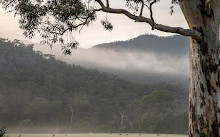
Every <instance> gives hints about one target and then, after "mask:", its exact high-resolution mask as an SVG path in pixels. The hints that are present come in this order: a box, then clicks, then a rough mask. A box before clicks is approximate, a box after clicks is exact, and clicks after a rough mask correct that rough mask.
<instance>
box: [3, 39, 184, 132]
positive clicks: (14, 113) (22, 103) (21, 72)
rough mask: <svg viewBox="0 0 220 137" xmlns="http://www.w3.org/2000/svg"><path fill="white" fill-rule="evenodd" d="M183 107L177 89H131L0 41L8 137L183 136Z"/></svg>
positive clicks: (163, 86) (119, 81)
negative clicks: (26, 135) (49, 135)
mask: <svg viewBox="0 0 220 137" xmlns="http://www.w3.org/2000/svg"><path fill="white" fill-rule="evenodd" d="M187 101H188V99H187V91H185V90H184V89H181V88H180V87H178V86H173V85H168V84H165V83H160V84H142V85H141V84H136V83H132V82H129V81H126V80H122V79H118V78H117V77H116V76H114V75H109V74H106V73H101V72H98V71H97V70H89V69H84V68H82V67H80V66H76V65H68V64H66V63H64V62H61V61H58V60H56V59H55V58H54V57H53V56H52V55H43V54H42V53H41V52H34V51H33V48H32V46H30V45H29V46H26V45H24V44H22V43H19V42H18V41H13V42H9V41H8V42H7V41H5V40H3V39H2V40H1V41H0V123H1V124H2V125H4V126H7V129H8V130H9V131H10V132H13V131H14V132H16V131H18V130H15V129H17V128H19V131H20V132H22V131H23V130H22V129H23V128H27V129H28V131H29V132H31V131H32V130H30V129H31V128H32V129H36V130H37V133H39V132H47V131H46V129H47V128H48V127H56V128H57V132H59V133H61V132H148V133H187V121H188V120H187V114H186V113H185V112H186V111H187V106H188V105H187V104H188V103H187ZM39 127H40V128H42V127H43V129H45V131H44V130H38V129H40V128H39ZM46 127H47V128H46ZM12 129H14V130H12Z"/></svg>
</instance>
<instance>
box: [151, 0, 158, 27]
mask: <svg viewBox="0 0 220 137" xmlns="http://www.w3.org/2000/svg"><path fill="white" fill-rule="evenodd" d="M156 2H157V0H154V1H153V2H151V3H150V18H151V20H152V22H153V25H152V30H154V27H155V21H154V18H153V10H152V7H153V4H154V3H156Z"/></svg>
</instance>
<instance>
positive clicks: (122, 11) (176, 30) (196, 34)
mask: <svg viewBox="0 0 220 137" xmlns="http://www.w3.org/2000/svg"><path fill="white" fill-rule="evenodd" d="M95 1H96V2H97V3H98V4H99V5H100V6H101V9H99V10H97V11H103V12H107V13H114V14H123V15H125V16H127V17H128V18H130V19H132V20H135V21H136V22H144V23H148V24H149V25H151V26H152V27H154V29H156V30H160V31H163V32H170V33H177V34H180V35H183V36H190V37H192V38H194V39H196V40H201V39H202V36H201V33H200V32H199V31H196V30H193V29H184V28H181V27H171V26H166V25H162V24H156V23H154V21H152V19H150V18H147V17H143V16H136V15H134V14H132V13H130V12H129V11H127V10H125V9H113V8H110V7H106V6H105V5H104V4H103V2H102V1H101V0H95Z"/></svg>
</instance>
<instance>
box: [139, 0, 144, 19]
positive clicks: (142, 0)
mask: <svg viewBox="0 0 220 137" xmlns="http://www.w3.org/2000/svg"><path fill="white" fill-rule="evenodd" d="M143 10H144V0H141V12H140V16H142V14H143Z"/></svg>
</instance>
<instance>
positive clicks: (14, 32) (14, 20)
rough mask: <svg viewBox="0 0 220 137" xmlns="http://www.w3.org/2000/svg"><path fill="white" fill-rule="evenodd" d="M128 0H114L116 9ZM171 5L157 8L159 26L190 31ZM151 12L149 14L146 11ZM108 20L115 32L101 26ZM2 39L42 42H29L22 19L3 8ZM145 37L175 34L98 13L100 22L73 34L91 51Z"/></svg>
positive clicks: (0, 20) (163, 2) (0, 13)
mask: <svg viewBox="0 0 220 137" xmlns="http://www.w3.org/2000/svg"><path fill="white" fill-rule="evenodd" d="M123 1H124V0H121V1H120V2H119V0H112V1H111V3H110V4H111V6H112V7H116V8H119V7H123V5H124V3H123ZM170 6H171V3H170V1H168V0H161V2H160V3H159V4H157V5H156V6H155V7H154V18H155V21H156V23H162V24H166V25H170V26H179V27H184V28H187V25H186V21H185V19H184V17H183V15H182V13H181V10H180V8H179V6H178V5H177V6H175V7H174V8H175V14H173V15H172V16H171V15H170V14H169V12H170ZM145 13H147V11H145ZM106 16H107V17H108V20H109V21H110V22H111V23H112V24H113V26H114V29H113V31H111V32H109V31H105V30H104V29H103V26H102V25H101V24H100V20H103V19H105V18H106ZM0 28H1V31H0V37H1V38H8V39H20V40H28V41H30V42H33V43H39V42H40V40H39V37H37V36H36V37H35V38H33V39H25V37H24V36H23V35H22V33H23V31H22V30H20V29H19V23H18V17H14V15H13V14H12V13H7V14H6V12H5V11H4V10H3V9H0ZM141 34H156V35H159V36H167V35H171V34H167V33H163V32H159V31H156V30H154V31H152V30H151V27H150V26H149V25H148V24H146V23H135V22H134V21H132V20H129V19H128V18H127V17H125V16H123V15H112V14H106V13H98V19H97V20H96V21H95V22H93V24H92V25H90V26H89V27H85V28H84V29H83V30H82V31H81V33H80V34H79V32H75V33H74V34H73V35H74V37H75V39H76V40H77V41H78V42H79V43H80V47H81V48H89V47H91V46H94V45H96V44H99V43H106V42H112V41H118V40H127V39H130V38H133V37H136V36H139V35H141Z"/></svg>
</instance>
